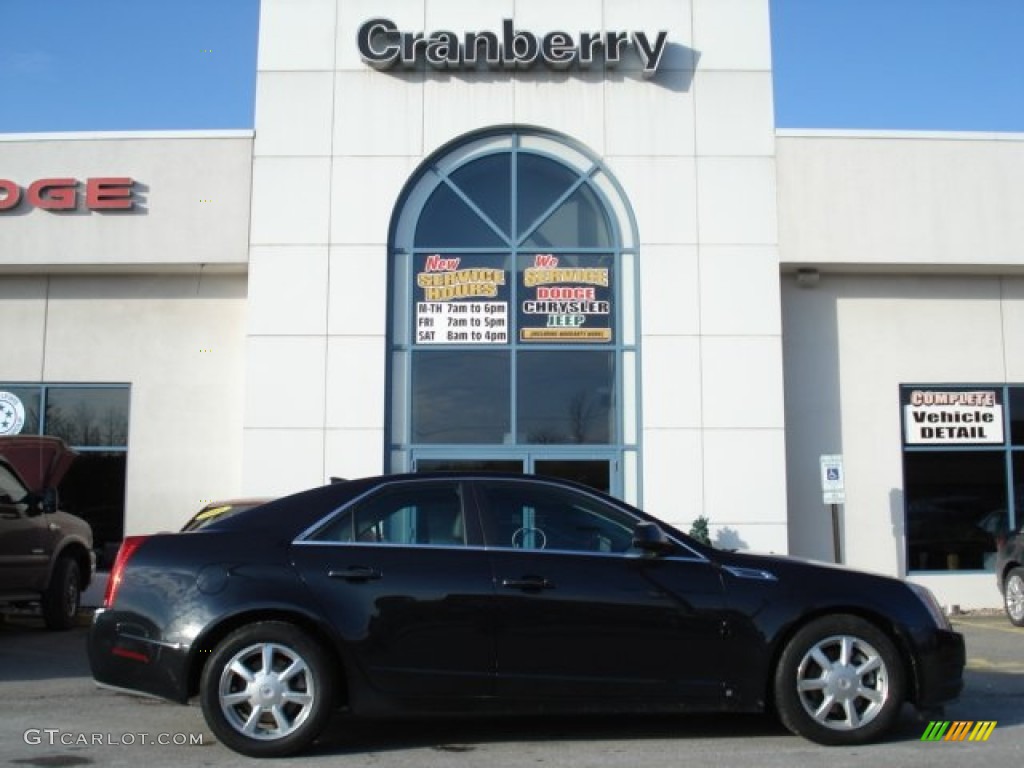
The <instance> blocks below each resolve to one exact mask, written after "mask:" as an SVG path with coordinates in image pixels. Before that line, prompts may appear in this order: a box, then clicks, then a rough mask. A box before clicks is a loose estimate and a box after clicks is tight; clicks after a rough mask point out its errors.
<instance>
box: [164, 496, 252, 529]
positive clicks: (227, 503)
mask: <svg viewBox="0 0 1024 768" xmlns="http://www.w3.org/2000/svg"><path fill="white" fill-rule="evenodd" d="M268 501H270V498H269V497H268V498H246V499H223V500H220V501H211V502H210V503H209V504H206V505H205V506H204V507H203V508H202V509H200V510H199V511H198V512H196V513H195V514H194V515H192V517H191V518H189V521H188V522H187V523H185V525H183V526H182V527H181V530H182V531H198V530H199V529H200V528H205V527H206V526H208V525H209V524H210V523H212V522H213V521H215V520H225V519H227V518H229V517H231V516H232V515H237V514H238V513H239V512H245V511H246V510H247V509H252V508H253V507H258V506H259V505H260V504H266V503H267V502H268Z"/></svg>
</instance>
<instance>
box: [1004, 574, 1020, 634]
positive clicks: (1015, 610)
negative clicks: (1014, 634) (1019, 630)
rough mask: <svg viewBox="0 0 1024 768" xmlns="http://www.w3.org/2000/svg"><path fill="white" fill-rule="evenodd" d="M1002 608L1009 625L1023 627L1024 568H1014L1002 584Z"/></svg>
mask: <svg viewBox="0 0 1024 768" xmlns="http://www.w3.org/2000/svg"><path fill="white" fill-rule="evenodd" d="M1003 606H1004V607H1005V608H1006V617H1007V618H1008V619H1009V620H1010V623H1011V624H1013V625H1015V626H1018V627H1024V568H1014V569H1013V570H1011V571H1010V572H1009V573H1008V574H1006V581H1005V582H1003Z"/></svg>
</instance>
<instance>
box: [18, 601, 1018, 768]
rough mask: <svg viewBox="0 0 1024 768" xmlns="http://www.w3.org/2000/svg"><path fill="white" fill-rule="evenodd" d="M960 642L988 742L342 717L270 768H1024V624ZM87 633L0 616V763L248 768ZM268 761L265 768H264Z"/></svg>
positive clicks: (773, 730) (739, 726) (671, 720)
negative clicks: (100, 684)
mask: <svg viewBox="0 0 1024 768" xmlns="http://www.w3.org/2000/svg"><path fill="white" fill-rule="evenodd" d="M954 625H955V626H956V628H957V629H958V630H959V631H961V632H963V633H964V634H965V636H966V638H967V648H968V657H969V661H968V670H967V685H966V689H965V691H964V694H963V695H962V697H961V698H960V699H959V700H958V701H957V702H955V703H954V704H951V705H950V706H949V707H947V709H946V713H945V719H946V720H948V721H972V722H978V721H990V722H995V723H996V725H995V728H994V730H993V731H992V733H991V736H990V737H989V739H988V740H987V741H985V742H984V743H978V742H970V741H966V740H965V741H963V742H958V743H953V742H935V743H929V742H923V741H922V740H921V736H922V734H923V733H924V731H925V729H926V728H927V726H928V723H927V722H922V721H920V720H919V719H918V718H917V717H915V715H914V713H913V712H912V711H911V710H910V709H909V708H908V710H907V711H906V712H905V713H904V717H903V719H902V720H901V722H900V724H899V727H898V728H897V729H896V732H895V733H894V734H893V737H892V738H891V739H890V740H888V741H887V742H886V743H883V744H875V745H871V746H867V747H857V748H828V747H820V746H817V745H814V744H811V743H809V742H806V741H804V740H802V739H799V738H797V737H795V736H792V735H791V734H789V733H788V732H787V731H785V730H784V729H783V728H782V727H781V726H779V725H778V724H777V723H776V722H775V720H774V719H773V718H771V717H747V716H740V717H737V716H705V715H701V716H691V717H650V718H641V717H631V718H624V719H623V718H572V719H568V718H557V719H555V718H551V719H537V718H530V719H523V720H514V721H508V720H503V721H493V720H491V721H466V720H459V721H450V720H445V721H421V722H415V723H408V722H384V723H374V724H367V723H353V722H350V721H345V720H344V719H343V718H339V721H338V722H337V723H336V724H335V727H333V728H332V732H331V735H330V736H329V737H328V738H326V739H324V740H323V741H322V742H321V743H319V744H318V745H317V746H316V747H315V748H314V750H313V751H311V752H310V753H309V754H307V755H304V756H301V757H296V758H291V759H289V760H280V761H273V763H272V764H274V765H302V766H310V767H311V768H312V767H315V766H336V765H337V763H338V760H339V758H341V759H344V761H345V764H346V766H353V768H363V767H364V766H365V767H366V768H371V767H372V768H392V767H394V768H433V767H434V766H437V767H438V768H448V767H450V766H465V768H476V767H477V766H482V765H487V766H488V768H505V767H506V766H507V767H509V768H525V767H526V766H530V767H531V768H537V767H538V766H542V765H544V764H547V765H557V766H581V767H582V766H587V767H588V768H589V767H590V766H621V767H622V768H627V767H628V768H647V767H648V766H650V767H651V768H653V767H654V766H657V767H658V768H664V766H666V765H678V764H680V762H685V763H688V764H700V765H707V766H751V765H757V766H790V765H808V766H810V765H818V764H821V763H827V764H828V765H830V766H844V765H850V766H853V765H865V764H873V765H885V766H897V767H899V766H928V768H941V767H942V766H951V767H952V766H957V767H958V768H959V766H962V765H964V764H965V763H967V762H968V761H982V762H983V763H984V764H985V765H986V766H1002V765H1020V764H1021V763H1022V761H1024V629H1016V628H1014V627H1012V626H1011V625H1010V624H1009V623H1008V622H1007V621H1006V619H1005V618H1004V617H1003V616H1002V615H1001V614H1000V615H967V616H959V617H956V618H955V619H954ZM86 633H87V628H86V626H84V625H83V626H82V627H79V628H76V629H73V630H71V631H69V632H64V633H51V632H47V631H45V630H44V629H42V622H41V621H40V620H38V619H35V618H31V617H25V616H18V617H14V618H7V619H6V620H4V621H3V622H0V761H2V762H0V765H11V766H40V768H45V767H46V766H77V765H82V766H86V765H96V766H122V765H123V766H129V765H130V766H135V765H138V764H139V763H143V762H144V763H145V764H146V765H147V768H162V767H163V766H168V767H169V766H178V765H209V766H242V765H251V764H252V761H251V760H248V759H246V758H243V757H241V756H240V755H237V754H235V753H233V752H231V751H229V750H227V749H226V748H224V747H222V746H221V745H220V744H218V743H216V741H215V740H214V738H213V736H212V734H211V733H210V732H209V730H208V729H207V728H206V725H205V723H204V722H203V718H202V714H201V712H200V711H199V709H198V707H195V706H192V707H183V706H179V705H176V704H169V703H164V702H160V701H155V700H151V699H143V698H138V697H134V696H128V695H125V694H119V693H114V692H111V691H107V690H101V689H97V688H96V687H95V686H94V685H93V683H92V680H91V678H90V676H89V669H88V663H87V661H86V658H85V639H86ZM269 764H271V763H268V765H269Z"/></svg>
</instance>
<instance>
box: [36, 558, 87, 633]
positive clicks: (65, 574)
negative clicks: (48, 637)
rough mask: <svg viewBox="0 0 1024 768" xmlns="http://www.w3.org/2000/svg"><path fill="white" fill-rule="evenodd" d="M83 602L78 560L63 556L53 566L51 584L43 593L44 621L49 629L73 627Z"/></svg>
mask: <svg viewBox="0 0 1024 768" xmlns="http://www.w3.org/2000/svg"><path fill="white" fill-rule="evenodd" d="M81 602H82V578H81V572H80V571H79V569H78V562H77V561H76V560H75V559H74V558H73V557H62V558H60V559H59V560H57V562H56V564H54V566H53V573H52V574H51V576H50V584H49V586H47V588H46V592H44V593H43V600H42V606H43V621H44V622H45V623H46V628H47V629H71V627H73V626H74V625H75V622H76V621H77V619H78V607H79V605H80V604H81Z"/></svg>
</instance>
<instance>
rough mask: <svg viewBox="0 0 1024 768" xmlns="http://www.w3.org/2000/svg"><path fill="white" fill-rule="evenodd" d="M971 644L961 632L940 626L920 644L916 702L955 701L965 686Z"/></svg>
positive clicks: (932, 704)
mask: <svg viewBox="0 0 1024 768" xmlns="http://www.w3.org/2000/svg"><path fill="white" fill-rule="evenodd" d="M966 665H967V647H966V645H965V643H964V636H963V635H961V634H960V633H959V632H953V631H951V630H945V629H940V630H936V631H935V632H934V633H932V634H931V635H930V636H929V638H928V641H927V642H926V643H923V644H921V645H920V646H919V647H918V654H917V663H916V672H917V690H916V695H915V699H914V704H916V705H917V707H918V708H919V709H931V708H933V707H939V706H941V705H943V704H945V703H946V702H949V701H952V700H953V699H955V698H957V697H958V696H959V695H960V692H961V691H962V690H963V687H964V667H965V666H966Z"/></svg>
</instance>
